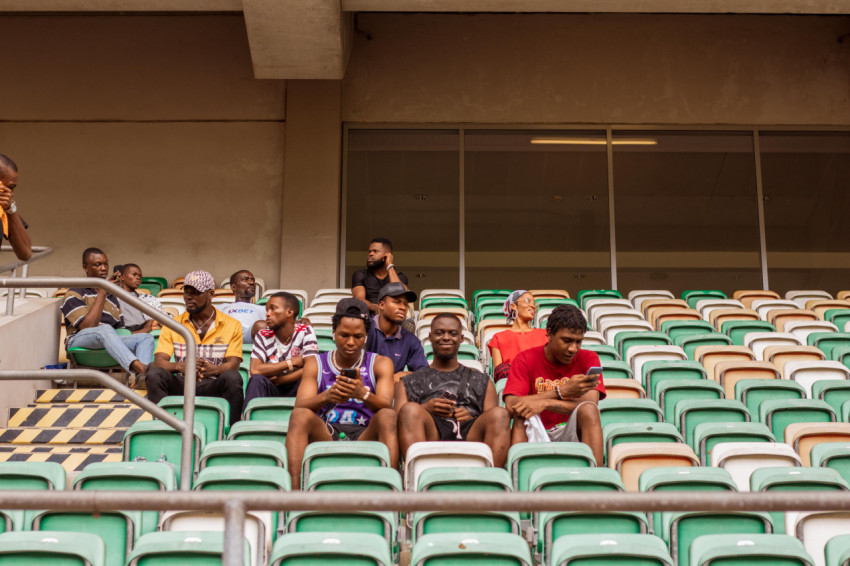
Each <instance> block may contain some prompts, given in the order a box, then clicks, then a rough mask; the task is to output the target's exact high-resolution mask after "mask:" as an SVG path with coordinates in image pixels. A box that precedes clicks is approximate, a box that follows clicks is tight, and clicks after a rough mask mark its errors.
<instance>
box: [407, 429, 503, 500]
mask: <svg viewBox="0 0 850 566" xmlns="http://www.w3.org/2000/svg"><path fill="white" fill-rule="evenodd" d="M447 466H449V467H479V468H486V467H492V466H493V453H492V451H491V450H490V447H489V446H487V445H486V444H484V443H483V442H440V441H437V442H417V443H415V444H413V445H412V446H411V447H410V448H409V449H408V450H407V454H406V457H405V462H404V481H405V484H404V485H405V489H407V490H415V489H416V487H417V486H418V485H419V475H420V474H421V473H422V472H423V471H424V470H427V469H429V468H437V467H447Z"/></svg>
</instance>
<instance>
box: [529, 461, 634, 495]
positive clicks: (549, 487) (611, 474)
mask: <svg viewBox="0 0 850 566" xmlns="http://www.w3.org/2000/svg"><path fill="white" fill-rule="evenodd" d="M528 481H529V491H579V492H599V491H606V492H607V491H624V490H625V487H624V486H623V480H622V479H621V478H620V475H619V474H618V473H617V472H616V471H615V470H612V469H610V468H585V467H580V468H575V467H558V468H538V469H536V470H534V471H533V472H532V473H531V476H530V477H529V480H528Z"/></svg>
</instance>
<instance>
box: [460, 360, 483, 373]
mask: <svg viewBox="0 0 850 566" xmlns="http://www.w3.org/2000/svg"><path fill="white" fill-rule="evenodd" d="M457 362H458V363H459V364H460V365H462V366H466V367H468V368H472V369H474V370H477V371H480V372H481V373H484V364H482V363H481V362H479V361H478V360H458V361H457Z"/></svg>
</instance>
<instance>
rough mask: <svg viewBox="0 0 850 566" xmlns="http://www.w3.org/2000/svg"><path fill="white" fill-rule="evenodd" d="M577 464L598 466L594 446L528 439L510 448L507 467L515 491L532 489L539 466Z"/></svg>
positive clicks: (573, 465)
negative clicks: (594, 455)
mask: <svg viewBox="0 0 850 566" xmlns="http://www.w3.org/2000/svg"><path fill="white" fill-rule="evenodd" d="M576 467H577V468H592V467H596V463H595V462H594V459H593V453H592V452H591V451H590V447H589V446H588V445H586V444H583V443H581V442H524V443H521V444H514V445H513V446H511V447H510V449H509V450H508V463H507V469H508V471H509V472H510V473H511V478H512V481H513V488H514V491H529V486H530V483H529V482H530V479H531V474H532V473H533V472H534V471H535V470H540V469H545V468H556V469H561V468H576Z"/></svg>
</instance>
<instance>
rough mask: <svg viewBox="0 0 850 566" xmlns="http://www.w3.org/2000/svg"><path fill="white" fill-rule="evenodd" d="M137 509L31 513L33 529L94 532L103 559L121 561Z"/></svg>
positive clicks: (130, 539)
mask: <svg viewBox="0 0 850 566" xmlns="http://www.w3.org/2000/svg"><path fill="white" fill-rule="evenodd" d="M140 522H141V513H140V512H139V511H128V512H126V513H124V512H121V511H104V512H99V513H98V514H97V515H94V514H92V513H85V512H63V511H42V512H38V513H36V514H35V517H34V518H33V521H32V530H33V531H47V532H51V531H52V532H69V533H77V534H91V535H96V536H97V537H98V538H100V540H101V541H103V543H104V546H105V555H104V557H105V563H106V564H122V563H124V561H126V560H127V552H128V551H129V549H130V548H132V546H133V541H135V540H136V537H137V529H138V527H139V523H140Z"/></svg>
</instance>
